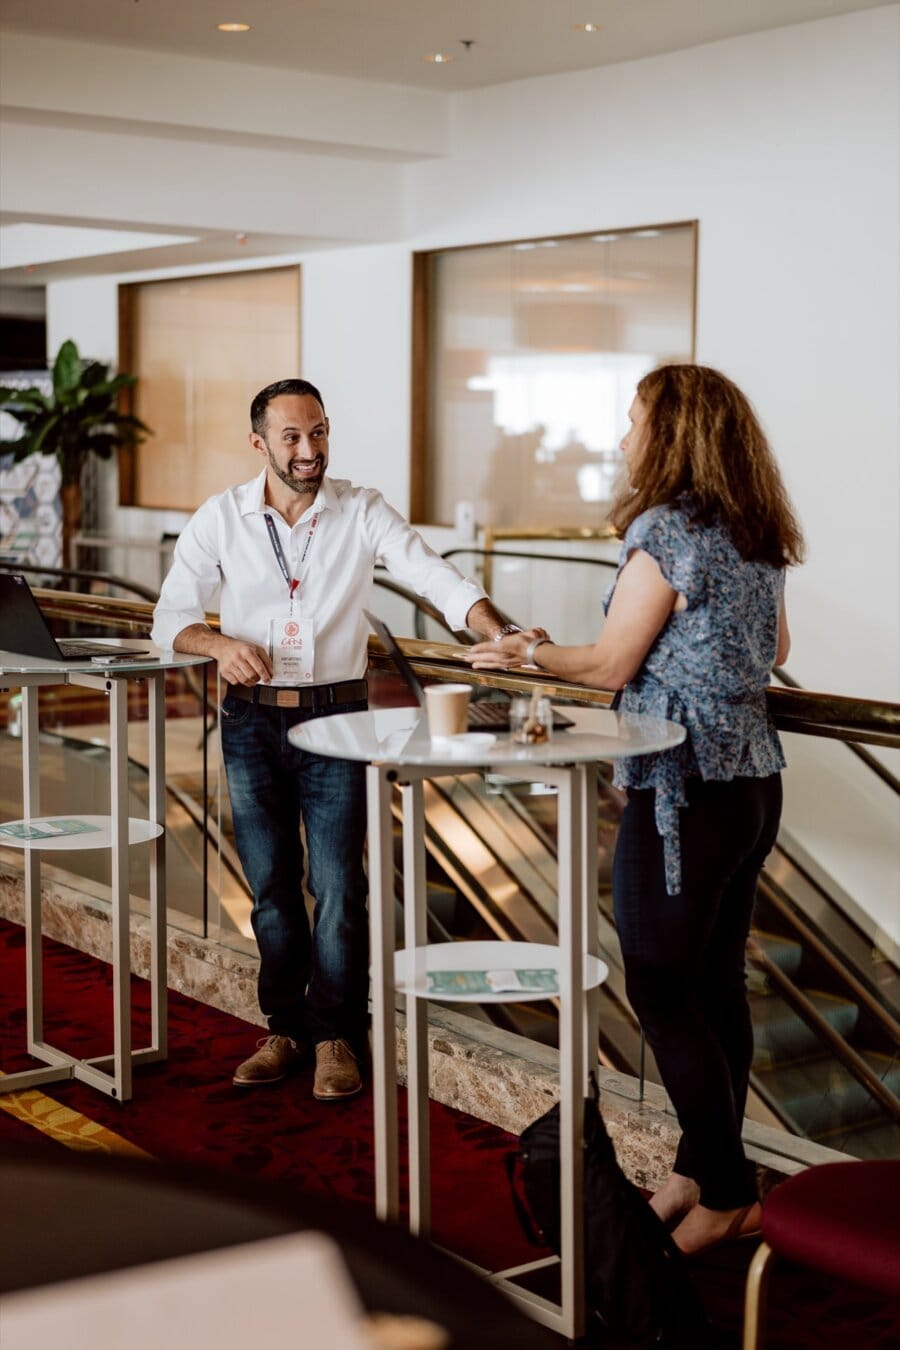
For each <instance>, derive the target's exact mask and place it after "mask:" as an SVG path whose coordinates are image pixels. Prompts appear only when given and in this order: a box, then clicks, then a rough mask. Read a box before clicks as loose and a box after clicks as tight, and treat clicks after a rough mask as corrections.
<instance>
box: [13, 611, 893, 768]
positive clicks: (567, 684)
mask: <svg viewBox="0 0 900 1350" xmlns="http://www.w3.org/2000/svg"><path fill="white" fill-rule="evenodd" d="M34 593H35V595H36V596H37V599H38V602H39V603H40V606H41V609H42V610H43V611H44V613H45V614H46V615H47V616H48V617H51V618H58V619H78V620H80V621H81V622H83V623H90V624H97V625H98V626H106V627H110V628H115V629H119V630H122V629H125V630H128V631H130V632H133V633H137V634H138V635H140V636H146V635H147V634H148V633H149V632H150V625H151V622H152V606H151V605H149V604H146V603H144V602H142V601H137V600H120V599H115V598H113V597H111V596H102V595H80V594H78V593H76V592H71V591H54V590H46V589H37V590H35V592H34ZM206 622H207V623H208V624H209V626H210V628H212V629H213V630H214V631H216V632H217V631H218V629H219V616H218V615H217V614H207V615H206ZM400 646H401V648H402V650H403V651H404V652H405V653H406V655H407V656H409V658H410V660H411V661H412V664H413V668H414V669H415V670H416V671H417V673H418V674H420V675H424V676H425V677H426V678H428V679H436V680H441V679H445V680H446V679H452V680H454V681H461V682H464V683H466V684H472V685H481V686H486V687H488V688H492V689H503V690H506V691H507V692H509V693H530V692H531V691H532V690H533V689H534V686H535V684H540V685H542V686H543V687H545V688H546V689H547V690H548V692H549V694H550V695H551V697H554V698H564V699H569V700H570V701H572V702H574V703H583V704H587V705H592V706H594V707H600V708H608V707H609V705H610V703H611V702H612V699H613V697H614V695H613V692H612V691H610V690H608V689H591V688H589V687H588V686H586V685H583V684H575V683H572V682H571V681H569V680H561V679H558V678H554V677H551V676H548V675H547V674H546V673H545V672H540V671H535V672H531V671H526V670H522V671H504V672H502V673H501V672H498V673H497V674H492V673H488V672H485V671H473V670H472V668H471V666H469V665H467V664H466V663H465V662H464V661H463V660H462V652H463V650H464V649H463V648H462V647H460V646H458V645H456V644H451V643H444V642H423V641H420V640H419V639H415V638H401V639H400ZM369 660H370V662H371V663H372V664H373V665H375V666H377V667H383V668H386V669H391V668H392V666H391V662H390V658H389V657H388V656H387V653H386V652H385V651H384V650H383V648H382V647H381V644H380V642H378V640H377V639H376V638H370V639H369ZM767 699H768V703H769V709H770V711H771V713H772V717H773V719H774V721H775V725H776V726H777V727H778V728H779V730H782V731H795V732H799V733H801V734H803V735H807V736H824V737H828V738H831V739H836V740H840V741H851V742H859V743H862V744H865V745H883V746H890V747H894V748H900V704H898V703H888V702H885V701H882V700H879V699H864V698H852V697H847V696H846V695H843V694H828V693H814V692H812V691H810V690H807V689H803V690H801V689H781V688H778V687H777V686H775V685H771V686H770V687H769V690H768V693H767Z"/></svg>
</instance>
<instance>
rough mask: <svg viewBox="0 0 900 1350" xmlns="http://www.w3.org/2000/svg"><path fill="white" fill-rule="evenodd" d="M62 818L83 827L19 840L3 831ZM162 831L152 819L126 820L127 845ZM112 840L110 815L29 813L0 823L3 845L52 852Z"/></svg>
mask: <svg viewBox="0 0 900 1350" xmlns="http://www.w3.org/2000/svg"><path fill="white" fill-rule="evenodd" d="M65 821H74V822H76V823H77V824H78V825H79V826H86V827H87V828H86V829H78V830H76V831H74V832H73V833H71V834H55V835H47V836H46V837H44V838H42V839H20V838H17V837H16V835H14V834H7V833H6V829H5V828H4V827H9V826H11V825H16V826H18V825H22V826H26V825H27V826H31V827H39V826H41V825H58V824H60V823H63V822H65ZM162 832H163V827H162V825H158V824H156V823H155V822H154V821H152V820H141V819H138V818H137V817H135V816H130V817H129V819H128V842H129V844H145V843H147V841H148V840H150V839H158V838H159V836H160V835H161V834H162ZM112 841H113V823H112V817H111V816H82V815H65V816H33V817H32V818H31V819H30V820H5V821H3V824H2V826H0V845H2V846H3V847H4V848H24V849H32V848H36V849H41V850H42V851H43V850H44V849H49V850H53V851H56V852H60V851H64V850H67V849H85V848H109V847H110V846H111V845H112Z"/></svg>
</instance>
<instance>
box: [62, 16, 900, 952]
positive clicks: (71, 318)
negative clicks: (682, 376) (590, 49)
mask: <svg viewBox="0 0 900 1350" xmlns="http://www.w3.org/2000/svg"><path fill="white" fill-rule="evenodd" d="M898 38H900V7H897V6H892V7H890V8H880V9H877V10H870V11H865V12H863V13H859V14H854V15H849V16H844V17H841V18H837V19H831V20H826V21H822V22H819V23H814V24H806V25H798V26H796V27H792V28H783V29H779V30H776V31H773V32H768V33H760V34H756V35H753V36H751V37H746V38H741V39H735V40H733V41H729V42H723V43H718V44H713V45H710V46H707V47H702V48H696V49H694V50H691V51H687V52H681V53H676V54H674V55H670V56H664V57H658V58H654V59H651V60H646V61H640V62H634V63H630V64H628V65H621V66H612V67H609V66H608V67H604V68H602V69H600V70H597V71H589V72H582V73H579V74H576V75H571V76H560V77H552V78H545V79H538V80H529V81H524V82H521V83H516V84H510V85H504V86H498V87H495V88H491V89H483V90H477V91H475V92H472V93H466V94H460V95H457V96H455V97H454V98H453V100H452V118H451V140H452V149H451V152H450V154H449V155H448V156H447V157H446V158H442V159H432V160H430V161H428V162H426V163H420V164H416V165H413V166H409V167H407V168H406V169H405V170H403V171H402V172H403V174H404V176H405V191H406V213H407V236H408V237H407V239H406V241H405V242H403V243H397V244H379V245H377V246H375V247H371V248H354V249H352V250H343V251H340V252H330V253H314V254H310V255H308V256H306V257H304V258H303V260H302V261H303V286H304V312H303V354H304V360H303V365H304V374H306V375H307V376H308V377H309V378H310V379H313V380H315V381H317V382H321V384H322V386H323V392H324V393H325V395H326V397H327V399H328V405H329V413H330V415H331V416H332V418H333V420H334V422H335V443H334V447H333V456H334V464H335V469H336V470H338V469H340V471H341V472H347V473H348V474H350V475H352V476H356V477H358V478H359V479H362V480H364V481H367V482H369V483H373V484H376V485H378V486H380V487H383V488H384V490H385V491H386V492H387V494H388V495H389V496H390V497H391V499H392V500H394V501H395V502H396V503H397V504H398V505H400V506H401V507H403V506H405V505H406V503H407V502H408V488H409V464H408V445H409V371H410V335H409V316H410V264H409V254H410V251H411V250H412V249H415V248H423V247H436V246H449V245H454V244H464V243H472V242H485V241H489V240H492V239H507V238H517V237H524V236H529V235H543V234H551V233H556V232H558V233H565V232H578V231H582V230H601V229H613V228H615V227H617V226H618V227H624V226H635V225H641V224H652V223H655V222H663V221H676V220H686V219H694V218H696V219H698V220H699V222H700V262H699V293H698V344H697V354H698V359H700V360H702V361H704V362H707V363H709V364H713V365H717V366H720V367H722V368H723V369H724V370H726V371H727V372H728V374H730V375H731V376H732V377H733V378H735V379H736V380H737V382H738V383H739V384H740V385H741V386H742V387H743V388H744V389H745V390H746V391H747V393H748V394H749V395H750V396H751V398H753V400H754V401H755V403H756V405H757V407H758V410H759V412H760V415H761V417H762V420H763V422H764V424H765V425H766V427H767V429H768V431H769V432H770V435H771V438H772V441H773V443H774V446H775V448H776V451H777V453H778V456H779V459H780V461H781V463H782V465H783V468H784V472H785V475H786V478H787V480H788V483H789V486H790V489H791V491H792V493H793V495H794V498H795V501H796V505H797V507H798V510H799V513H800V515H801V518H802V520H803V523H804V525H805V528H806V531H807V536H808V543H809V555H810V556H809V561H808V563H807V564H806V566H805V567H803V568H802V569H799V570H798V571H797V572H796V573H795V574H794V575H793V576H792V577H791V579H790V583H789V603H790V609H791V616H792V627H793V631H794V650H793V652H792V655H791V659H790V663H789V665H790V669H791V670H792V672H793V673H794V674H795V675H796V677H797V678H798V679H800V680H801V682H802V683H804V684H805V685H807V686H809V687H811V688H815V689H824V690H830V691H832V692H844V693H849V694H856V695H861V696H868V697H873V698H888V699H895V698H897V697H898V687H900V641H898V632H897V621H898V613H900V568H898V561H900V559H898V520H897V508H898V502H900V458H898V453H897V452H898V442H900V408H898V398H897V371H898V368H900V322H898V287H900V270H898V269H900V259H898V253H897V246H896V245H897V239H898V236H900V184H898V174H897V165H898V159H900V117H898V113H900V90H898V85H900V79H898V67H897V61H896V53H897V49H898ZM358 209H359V210H361V211H364V210H365V202H364V201H360V202H359V203H358ZM383 221H384V217H383V216H382V217H381V223H382V225H383ZM91 284H92V283H85V285H86V286H88V287H89V286H90V285H91ZM58 290H59V288H58V287H51V288H50V313H51V320H52V322H51V328H52V329H53V328H55V327H56V325H55V321H53V316H54V312H55V313H56V315H57V316H58V315H59V310H58V309H57V308H56V304H55V296H54V293H55V292H57V291H58ZM70 294H71V293H70ZM79 294H81V293H79ZM84 294H85V295H86V294H87V292H84ZM99 313H100V311H99V309H95V308H94V307H93V306H92V305H90V304H88V303H87V302H86V303H85V305H84V307H83V308H80V309H78V310H77V312H76V311H75V310H72V309H70V310H69V313H68V314H67V316H66V317H67V320H68V322H69V323H70V324H71V325H78V324H79V322H83V323H84V324H85V325H90V326H91V328H90V331H91V333H92V338H91V340H92V341H94V342H102V341H103V338H102V335H99V334H97V331H96V327H95V325H96V323H97V322H98V315H99ZM85 331H87V329H86V330H85ZM57 333H58V336H60V337H62V336H64V335H65V336H69V335H72V336H79V332H78V331H75V330H74V329H73V331H72V332H71V333H66V334H63V333H62V332H60V331H59V330H58V329H57ZM108 347H109V340H108V339H107V340H106V342H105V345H104V352H105V350H106V349H108ZM86 350H88V351H90V347H89V345H86ZM90 354H94V353H93V352H90ZM808 748H809V755H808V756H806V757H805V759H806V760H807V761H811V762H807V763H806V764H805V767H804V769H803V773H802V781H801V782H799V784H798V779H797V775H796V774H794V775H793V778H792V789H791V790H792V792H794V793H799V797H800V799H802V800H803V801H806V802H808V801H810V800H814V799H815V794H816V793H817V792H818V791H820V790H821V789H820V783H819V777H820V775H822V774H824V773H825V771H826V770H825V765H824V760H823V761H822V763H821V764H820V763H819V759H820V756H819V754H818V750H817V747H816V746H815V745H814V743H812V742H810V743H809V746H808ZM828 772H829V773H830V772H831V770H828ZM836 790H837V791H840V782H838V785H837V789H836ZM848 809H849V808H848ZM809 815H810V813H809V812H806V813H805V818H804V820H803V821H801V822H800V825H799V826H798V834H800V833H801V832H802V835H803V838H802V842H804V843H805V845H806V846H807V847H808V848H809V851H810V852H811V853H813V854H815V853H816V852H817V850H818V846H819V845H820V844H821V845H822V846H823V847H826V848H827V850H828V852H829V856H830V858H831V866H832V869H833V870H834V872H835V874H836V876H837V879H838V880H839V881H840V882H841V884H842V885H843V886H844V887H845V889H846V890H847V891H849V892H850V893H851V894H852V895H855V896H857V897H858V898H859V900H860V902H861V903H864V904H866V905H868V906H869V908H870V912H872V913H873V916H874V919H875V922H876V923H877V924H880V925H881V926H882V927H883V928H884V929H886V930H887V931H888V932H889V933H891V934H893V936H894V938H895V939H897V940H900V913H898V911H900V905H898V903H897V897H898V895H900V876H898V858H897V850H896V848H895V847H894V842H893V841H892V840H891V839H890V836H888V837H887V839H886V840H883V841H882V843H881V844H880V845H872V846H871V851H867V854H866V861H865V865H864V866H863V865H862V862H861V856H860V852H859V850H858V849H856V848H853V849H848V850H843V851H842V850H841V848H840V844H839V841H838V842H837V843H836V841H835V838H834V830H835V825H834V822H833V821H832V822H831V823H830V824H829V825H828V827H827V830H828V835H827V837H825V834H824V829H821V828H820V827H818V826H817V825H816V819H817V818H818V817H817V816H816V815H813V817H812V819H808V818H806V817H809ZM789 823H791V824H792V828H793V822H789ZM852 828H853V827H851V826H848V830H852ZM817 829H819V830H820V833H822V838H821V839H816V838H815V835H816V832H817ZM838 833H840V831H838ZM868 849H869V845H868V843H867V850H868Z"/></svg>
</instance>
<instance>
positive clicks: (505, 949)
mask: <svg viewBox="0 0 900 1350" xmlns="http://www.w3.org/2000/svg"><path fill="white" fill-rule="evenodd" d="M441 971H451V972H458V973H459V975H460V976H461V978H460V980H459V986H460V987H459V988H452V987H446V986H445V984H444V982H442V983H441V987H440V988H437V987H434V985H433V982H432V981H431V980H430V979H429V976H430V975H434V974H435V973H437V972H441ZM487 971H494V972H498V971H503V972H509V971H517V972H529V971H552V972H553V974H554V976H555V977H556V978H555V981H554V987H553V988H535V989H529V988H525V989H503V990H492V989H490V988H487V989H483V988H472V989H467V988H465V987H464V986H465V985H467V984H472V983H473V981H472V979H471V978H470V979H467V978H466V977H467V976H468V977H471V976H473V974H474V975H477V974H478V973H484V972H487ZM559 971H560V950H559V947H556V946H551V945H550V944H547V943H541V942H437V943H429V945H428V946H426V947H416V948H415V949H414V950H413V951H409V950H407V949H406V948H404V949H402V950H401V951H398V952H395V954H394V983H395V985H396V987H397V991H398V992H399V993H401V994H412V995H414V996H415V997H416V998H430V999H435V1000H437V1001H438V1002H440V1003H525V1002H536V1001H538V1000H539V999H547V998H555V997H557V996H558V995H559V993H560V988H559ZM608 974H609V968H608V966H607V965H606V962H605V961H601V960H600V958H599V957H598V956H590V955H588V954H587V953H584V954H583V978H582V982H581V987H582V989H595V988H596V987H597V986H598V985H600V984H602V983H603V981H604V980H605V979H606V977H607V975H608Z"/></svg>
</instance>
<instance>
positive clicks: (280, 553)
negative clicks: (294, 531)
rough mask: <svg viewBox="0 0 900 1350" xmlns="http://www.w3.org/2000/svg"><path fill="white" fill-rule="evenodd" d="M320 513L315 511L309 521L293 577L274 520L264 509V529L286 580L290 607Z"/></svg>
mask: <svg viewBox="0 0 900 1350" xmlns="http://www.w3.org/2000/svg"><path fill="white" fill-rule="evenodd" d="M320 515H321V512H320V511H317V512H316V514H315V515H314V516H313V518H312V520H311V521H310V522H309V530H308V532H307V535H306V543H305V544H304V545H303V552H302V554H301V555H300V566H299V567H298V568H297V573H298V575H297V576H295V577H292V576H291V573H290V569H289V567H288V565H287V558H286V557H285V556H284V549H283V548H282V547H281V540H280V539H279V538H278V530H277V529H276V528H275V522H274V520H273V519H272V517H271V516H270V515H269V513H268V511H266V513H265V522H266V529H267V530H268V531H269V540H270V542H271V544H272V550H273V552H274V554H275V558H276V560H277V562H278V566H279V567H280V568H281V575H282V576H283V577H284V579H285V581H286V582H287V585H288V600H289V601H290V602H291V606H292V607H293V604H294V592H295V591H296V590H297V588H298V586H299V585H300V576H299V573H300V572H301V570H302V568H303V564H304V563H305V562H306V555H307V553H308V552H309V549H310V545H311V544H312V541H313V538H314V537H315V533H316V526H317V525H318V523H319V516H320Z"/></svg>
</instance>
